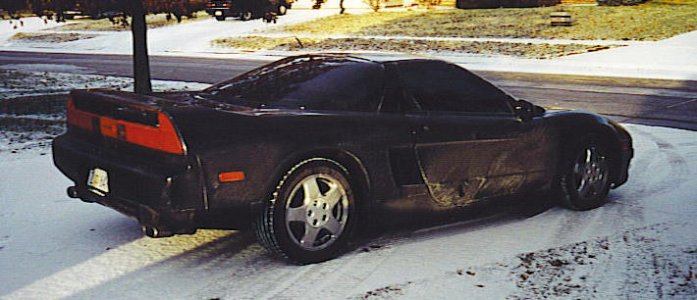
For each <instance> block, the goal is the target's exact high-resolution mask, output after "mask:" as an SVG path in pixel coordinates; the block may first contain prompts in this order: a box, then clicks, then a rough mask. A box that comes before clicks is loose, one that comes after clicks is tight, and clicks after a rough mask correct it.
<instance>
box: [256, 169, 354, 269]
mask: <svg viewBox="0 0 697 300" xmlns="http://www.w3.org/2000/svg"><path fill="white" fill-rule="evenodd" d="M357 211H358V210H357V207H356V201H355V199H354V192H353V190H352V189H351V185H350V183H349V175H348V171H347V170H346V168H344V167H343V166H342V165H341V164H339V163H338V162H336V161H333V160H330V159H325V158H312V159H308V160H305V161H303V162H301V163H299V164H297V165H296V166H295V167H293V168H292V169H291V170H290V171H288V172H287V173H286V174H285V176H284V177H283V178H282V179H281V181H280V182H279V184H278V186H277V187H276V189H275V191H274V193H273V197H272V199H271V200H269V201H268V202H267V203H265V205H264V207H263V209H262V211H261V215H260V216H259V218H258V220H257V222H256V226H255V228H256V234H257V238H258V240H259V242H260V243H261V244H262V245H263V246H264V247H265V248H267V249H269V250H270V251H272V252H275V253H278V254H281V255H283V256H285V257H286V258H288V259H290V260H291V261H294V262H296V263H301V264H306V263H316V262H321V261H325V260H328V259H331V258H334V257H336V256H337V255H339V254H340V253H341V251H342V250H343V249H344V247H345V245H346V243H347V242H348V239H349V236H350V235H351V233H352V231H353V229H354V227H355V223H356V222H355V221H356V217H357V216H356V212H357Z"/></svg>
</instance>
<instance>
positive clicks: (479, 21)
mask: <svg viewBox="0 0 697 300" xmlns="http://www.w3.org/2000/svg"><path fill="white" fill-rule="evenodd" d="M559 9H560V7H539V8H525V9H521V8H499V9H469V10H462V9H457V10H441V11H416V12H380V13H369V14H363V15H336V16H331V17H328V18H324V19H320V20H316V21H311V22H306V23H302V24H298V25H293V26H288V27H286V31H288V32H289V33H292V34H326V35H342V34H344V35H352V34H356V35H381V36H385V35H397V36H441V37H510V38H557V39H605V40H660V39H664V38H668V37H671V36H674V35H677V34H680V33H684V32H689V31H693V30H697V0H658V1H652V2H648V3H645V4H642V5H637V6H623V7H607V6H571V7H564V10H566V11H569V12H571V14H572V16H573V18H574V20H575V25H574V26H570V27H552V26H550V25H549V22H550V20H549V14H550V12H553V11H556V10H559Z"/></svg>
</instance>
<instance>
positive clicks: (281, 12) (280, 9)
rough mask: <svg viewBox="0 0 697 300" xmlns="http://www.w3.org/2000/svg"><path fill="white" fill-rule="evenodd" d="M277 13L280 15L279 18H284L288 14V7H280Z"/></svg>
mask: <svg viewBox="0 0 697 300" xmlns="http://www.w3.org/2000/svg"><path fill="white" fill-rule="evenodd" d="M276 13H278V15H279V16H283V15H285V14H286V13H288V7H286V6H285V5H279V6H278V9H277V10H276Z"/></svg>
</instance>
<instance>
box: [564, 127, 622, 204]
mask: <svg viewBox="0 0 697 300" xmlns="http://www.w3.org/2000/svg"><path fill="white" fill-rule="evenodd" d="M559 185H560V186H559V188H560V191H561V201H562V204H564V206H566V207H568V208H571V209H575V210H588V209H593V208H596V207H599V206H602V205H603V204H605V202H606V201H607V194H608V191H609V190H610V163H609V159H608V153H607V150H606V149H605V147H604V146H603V145H602V144H600V143H598V142H596V141H594V140H592V139H587V140H585V141H584V142H582V143H579V144H578V146H576V147H575V148H574V150H573V151H571V153H570V155H567V157H566V161H565V162H564V163H563V165H562V174H561V177H560V178H559Z"/></svg>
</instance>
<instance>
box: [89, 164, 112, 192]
mask: <svg viewBox="0 0 697 300" xmlns="http://www.w3.org/2000/svg"><path fill="white" fill-rule="evenodd" d="M87 186H89V187H90V190H91V191H92V192H94V193H96V194H98V195H101V196H104V195H106V193H108V192H109V174H108V173H107V172H106V170H103V169H100V168H94V169H92V170H90V174H89V176H87Z"/></svg>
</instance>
